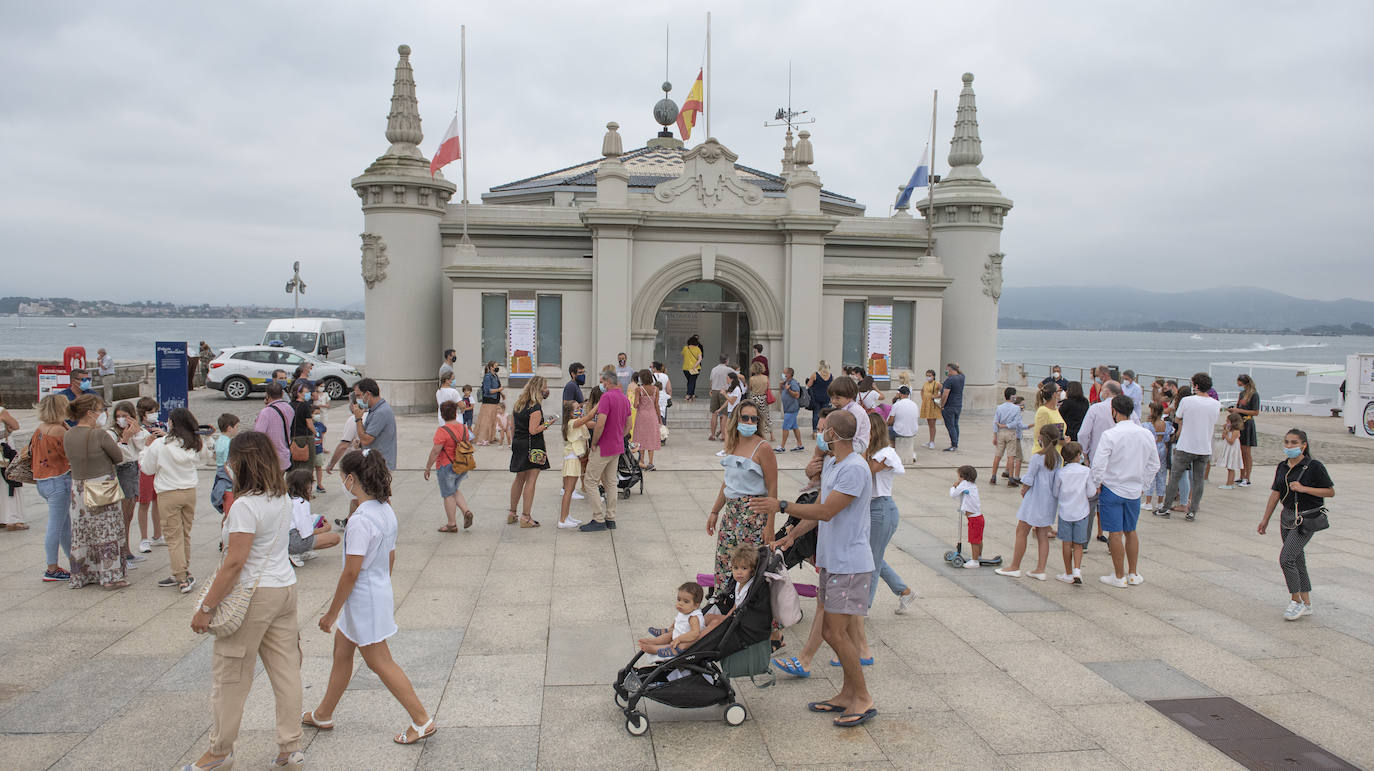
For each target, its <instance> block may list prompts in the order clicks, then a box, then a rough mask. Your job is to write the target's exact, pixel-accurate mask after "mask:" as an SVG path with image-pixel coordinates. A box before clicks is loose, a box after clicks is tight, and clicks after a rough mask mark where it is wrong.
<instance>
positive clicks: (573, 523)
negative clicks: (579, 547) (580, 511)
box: [558, 517, 582, 530]
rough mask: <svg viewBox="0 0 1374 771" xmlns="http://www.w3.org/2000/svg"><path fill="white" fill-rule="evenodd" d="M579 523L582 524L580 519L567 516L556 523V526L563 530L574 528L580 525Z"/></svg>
mask: <svg viewBox="0 0 1374 771" xmlns="http://www.w3.org/2000/svg"><path fill="white" fill-rule="evenodd" d="M581 524H582V520H580V519H574V518H572V517H568V518H567V519H565V520H563V521H562V522H559V523H558V526H559V527H560V528H562V529H563V530H571V529H573V528H575V527H578V526H579V525H581Z"/></svg>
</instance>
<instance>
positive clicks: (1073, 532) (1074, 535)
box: [1058, 517, 1092, 545]
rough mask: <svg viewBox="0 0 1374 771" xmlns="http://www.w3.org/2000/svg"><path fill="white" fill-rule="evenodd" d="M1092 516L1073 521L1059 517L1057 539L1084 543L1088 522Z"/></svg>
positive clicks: (1086, 540) (1086, 539) (1086, 538)
mask: <svg viewBox="0 0 1374 771" xmlns="http://www.w3.org/2000/svg"><path fill="white" fill-rule="evenodd" d="M1091 521H1092V517H1084V518H1082V519H1079V520H1075V521H1073V522H1069V521H1066V520H1065V519H1064V518H1063V517H1060V518H1059V533H1058V538H1059V540H1061V541H1063V542H1065V543H1076V544H1080V545H1081V544H1086V543H1087V542H1088V536H1089V535H1090V534H1091V533H1090V532H1089V528H1088V523H1089V522H1091Z"/></svg>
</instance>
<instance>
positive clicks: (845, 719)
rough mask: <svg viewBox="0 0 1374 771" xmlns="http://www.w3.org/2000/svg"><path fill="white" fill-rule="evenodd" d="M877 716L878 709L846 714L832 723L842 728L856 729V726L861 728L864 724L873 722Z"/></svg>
mask: <svg viewBox="0 0 1374 771" xmlns="http://www.w3.org/2000/svg"><path fill="white" fill-rule="evenodd" d="M877 716H878V710H877V708H874V709H870V710H866V711H864V712H846V713H845V714H843V715H840V716H839V717H837V718H835V719H834V720H832V721H831V722H833V723H834V724H835V725H837V726H839V727H840V728H854V727H855V726H861V725H863V724H864V723H867V722H868V721H870V720H872V719H873V718H875V717H877Z"/></svg>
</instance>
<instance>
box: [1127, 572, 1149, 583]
mask: <svg viewBox="0 0 1374 771" xmlns="http://www.w3.org/2000/svg"><path fill="white" fill-rule="evenodd" d="M1126 583H1128V584H1130V585H1131V586H1140V585H1141V584H1143V583H1145V577H1144V576H1142V575H1140V574H1139V573H1127V574H1126Z"/></svg>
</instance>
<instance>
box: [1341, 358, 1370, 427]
mask: <svg viewBox="0 0 1374 771" xmlns="http://www.w3.org/2000/svg"><path fill="white" fill-rule="evenodd" d="M1341 416H1342V417H1343V418H1344V420H1345V426H1346V428H1348V429H1350V433H1352V434H1354V435H1355V436H1362V437H1364V438H1365V439H1374V353H1357V354H1352V355H1350V356H1347V357H1346V358H1345V406H1344V408H1343V409H1342V410H1341Z"/></svg>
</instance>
